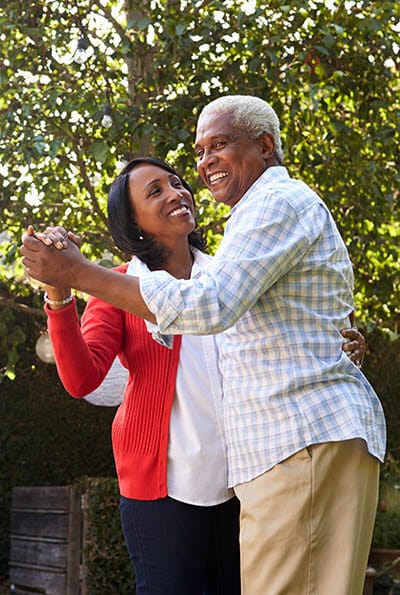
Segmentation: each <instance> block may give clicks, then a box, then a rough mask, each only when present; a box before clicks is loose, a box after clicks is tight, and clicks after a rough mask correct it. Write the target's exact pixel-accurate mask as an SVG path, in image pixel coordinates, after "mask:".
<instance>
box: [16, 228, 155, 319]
mask: <svg viewBox="0 0 400 595" xmlns="http://www.w3.org/2000/svg"><path fill="white" fill-rule="evenodd" d="M66 242H67V244H68V249H66V250H57V248H55V247H54V246H45V245H44V244H43V242H41V241H40V240H37V239H36V238H35V237H34V236H32V235H29V234H24V236H23V245H22V247H21V253H22V255H23V259H22V263H23V264H24V266H25V268H26V270H27V272H28V274H29V275H30V276H31V277H33V278H34V279H37V280H38V281H41V282H42V283H46V284H48V285H53V286H55V287H58V286H62V287H64V286H69V287H73V288H74V289H77V290H79V291H83V292H85V293H88V294H89V295H93V296H95V297H97V298H100V299H102V300H104V301H106V302H108V303H109V304H112V305H113V306H117V307H119V308H122V309H123V310H127V311H128V312H131V313H132V314H135V315H136V316H139V317H140V318H145V319H146V320H149V321H150V322H156V318H155V316H154V315H153V314H152V312H150V310H149V309H148V308H147V306H146V304H145V302H144V301H143V299H142V296H141V293H140V288H139V280H138V278H137V277H133V276H131V275H123V274H122V273H118V272H117V271H112V270H110V269H107V268H105V267H102V266H99V265H97V264H95V263H93V262H90V261H89V260H87V258H85V257H84V256H83V254H82V253H81V252H80V250H79V248H78V247H77V246H76V245H75V244H74V242H72V241H71V240H69V239H67V240H66Z"/></svg>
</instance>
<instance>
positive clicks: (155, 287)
mask: <svg viewBox="0 0 400 595" xmlns="http://www.w3.org/2000/svg"><path fill="white" fill-rule="evenodd" d="M139 284H140V293H141V295H142V298H143V300H144V302H145V303H146V306H147V307H148V309H149V310H150V311H151V312H152V313H153V314H154V316H155V317H156V319H157V323H156V324H151V323H149V324H148V326H147V328H148V330H149V332H152V333H153V332H156V333H159V334H167V335H168V334H172V335H175V334H179V333H178V330H177V328H176V327H175V325H174V324H173V322H174V320H175V319H176V317H177V316H178V315H179V314H180V313H181V312H182V310H183V309H184V302H183V298H182V295H181V292H180V289H179V280H178V279H175V278H174V277H172V275H170V274H169V273H167V272H165V271H155V272H151V273H146V274H145V275H143V276H142V277H140V279H139ZM150 325H151V326H150Z"/></svg>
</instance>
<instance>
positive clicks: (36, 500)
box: [10, 486, 84, 595]
mask: <svg viewBox="0 0 400 595" xmlns="http://www.w3.org/2000/svg"><path fill="white" fill-rule="evenodd" d="M81 543H82V511H81V494H80V492H79V490H78V489H77V487H76V486H60V487H58V486H57V487H15V488H14V489H13V495H12V509H11V551H10V583H11V592H12V593H15V594H16V595H19V594H21V595H22V594H24V595H27V594H28V593H36V594H37V593H45V594H46V595H79V594H81V593H83V592H84V589H82V585H81V577H80V568H81V549H82V548H81Z"/></svg>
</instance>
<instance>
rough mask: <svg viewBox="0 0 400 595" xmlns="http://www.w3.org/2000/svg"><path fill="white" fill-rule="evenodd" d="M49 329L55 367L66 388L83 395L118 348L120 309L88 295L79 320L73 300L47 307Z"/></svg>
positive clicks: (98, 380) (103, 372)
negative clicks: (53, 307)
mask: <svg viewBox="0 0 400 595" xmlns="http://www.w3.org/2000/svg"><path fill="white" fill-rule="evenodd" d="M45 310H46V313H47V316H48V331H49V336H50V339H51V342H52V346H53V351H54V356H55V360H56V365H57V371H58V374H59V377H60V379H61V382H62V383H63V385H64V387H65V389H66V390H67V391H68V392H69V393H70V394H71V395H72V396H74V397H84V396H85V395H87V394H88V393H90V392H92V391H93V390H94V389H95V388H97V387H98V386H99V384H100V383H101V382H102V380H103V379H104V377H105V376H106V374H107V372H108V370H109V368H110V367H111V365H112V363H113V361H114V359H115V357H116V355H117V354H118V352H119V351H120V350H121V345H122V332H123V321H122V311H121V310H119V309H118V308H114V307H112V306H110V305H109V304H106V303H105V302H103V301H102V300H99V299H97V298H90V300H89V302H88V304H87V306H86V309H85V312H84V314H83V316H82V320H81V325H80V324H79V320H78V314H77V312H76V307H75V300H74V302H73V303H72V304H70V305H69V306H67V307H66V308H63V309H62V310H50V308H48V306H47V305H46V306H45Z"/></svg>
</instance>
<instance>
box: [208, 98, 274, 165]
mask: <svg viewBox="0 0 400 595" xmlns="http://www.w3.org/2000/svg"><path fill="white" fill-rule="evenodd" d="M211 113H217V114H221V115H222V114H231V116H232V120H231V123H232V126H233V127H235V128H238V129H239V130H243V131H244V132H246V133H247V134H248V135H249V137H250V138H252V139H254V140H255V139H256V138H258V137H260V136H261V135H262V134H264V133H266V132H267V133H268V134H271V135H272V136H273V138H274V141H275V154H276V156H277V158H278V161H279V162H280V163H282V161H283V152H282V142H281V134H280V124H279V118H278V116H277V115H276V112H275V110H274V109H273V108H272V107H271V106H270V105H269V103H267V102H266V101H264V100H263V99H261V98H260V97H253V96H251V95H223V96H222V97H218V99H214V101H211V102H210V103H209V104H207V105H206V106H205V107H204V108H203V109H202V111H201V112H200V115H199V118H198V122H200V120H201V119H202V118H203V117H204V116H206V115H210V114H211Z"/></svg>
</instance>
